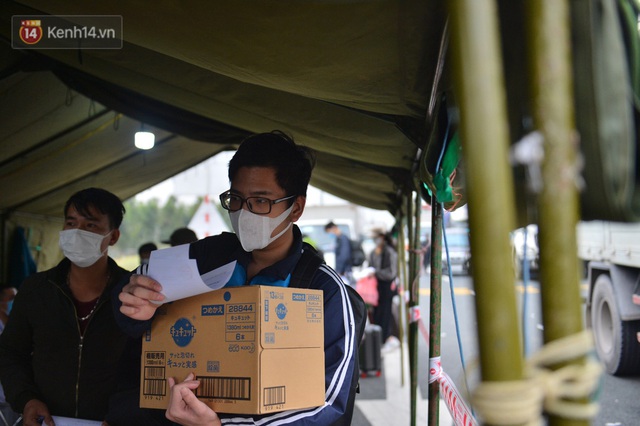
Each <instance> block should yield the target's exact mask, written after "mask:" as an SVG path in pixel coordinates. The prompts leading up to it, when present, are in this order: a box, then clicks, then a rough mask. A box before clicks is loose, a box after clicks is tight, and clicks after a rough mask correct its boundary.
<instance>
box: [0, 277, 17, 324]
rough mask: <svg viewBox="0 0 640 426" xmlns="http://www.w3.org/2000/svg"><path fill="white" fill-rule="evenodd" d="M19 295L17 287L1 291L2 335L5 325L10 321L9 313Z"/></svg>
mask: <svg viewBox="0 0 640 426" xmlns="http://www.w3.org/2000/svg"><path fill="white" fill-rule="evenodd" d="M17 293H18V289H16V288H15V287H5V288H3V289H2V290H0V333H2V330H4V325H5V324H6V323H7V321H8V320H9V313H10V312H11V307H12V305H13V300H14V299H15V298H16V294H17Z"/></svg>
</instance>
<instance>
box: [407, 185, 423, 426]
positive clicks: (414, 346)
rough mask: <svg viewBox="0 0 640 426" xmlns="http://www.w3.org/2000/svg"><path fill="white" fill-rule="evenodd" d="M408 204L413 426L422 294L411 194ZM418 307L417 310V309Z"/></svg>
mask: <svg viewBox="0 0 640 426" xmlns="http://www.w3.org/2000/svg"><path fill="white" fill-rule="evenodd" d="M405 201H406V203H407V236H408V237H409V238H408V239H409V241H408V243H409V303H408V310H409V312H410V314H409V315H410V319H409V326H408V333H407V342H408V346H409V383H410V398H411V426H415V424H416V415H417V411H416V410H417V399H418V398H417V391H418V323H417V322H415V321H414V320H413V317H414V312H415V309H418V310H419V309H420V293H419V290H420V288H419V282H418V280H416V277H415V274H414V268H413V259H414V256H415V255H414V254H413V253H411V248H412V240H413V233H414V225H415V223H414V222H413V216H414V210H413V199H412V194H409V195H408V196H407V197H406V199H405ZM416 307H417V308H416Z"/></svg>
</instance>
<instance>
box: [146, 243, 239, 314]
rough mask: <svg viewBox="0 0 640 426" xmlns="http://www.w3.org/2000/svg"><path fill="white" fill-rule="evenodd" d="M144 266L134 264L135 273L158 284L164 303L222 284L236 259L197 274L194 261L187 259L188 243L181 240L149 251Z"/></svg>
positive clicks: (224, 282) (196, 265) (203, 291)
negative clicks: (149, 253)
mask: <svg viewBox="0 0 640 426" xmlns="http://www.w3.org/2000/svg"><path fill="white" fill-rule="evenodd" d="M144 266H145V267H143V268H138V273H142V274H144V275H147V276H149V277H151V278H153V279H154V280H156V281H158V282H159V283H160V284H161V285H162V294H164V296H165V298H166V299H165V301H164V303H166V302H172V301H174V300H179V299H184V298H185V297H191V296H195V295H197V294H202V293H206V292H208V291H212V290H218V289H219V288H222V287H224V285H225V284H226V283H227V282H228V281H229V278H231V275H232V274H233V270H234V269H235V267H236V261H235V260H234V261H232V262H229V263H227V264H226V265H223V266H220V267H219V268H216V269H214V270H213V271H209V272H207V273H206V274H204V275H202V276H200V272H198V264H197V262H196V261H195V259H189V244H183V245H180V246H175V247H170V248H166V249H162V250H154V251H152V252H151V257H150V258H149V264H148V265H144Z"/></svg>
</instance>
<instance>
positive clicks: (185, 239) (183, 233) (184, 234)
mask: <svg viewBox="0 0 640 426" xmlns="http://www.w3.org/2000/svg"><path fill="white" fill-rule="evenodd" d="M194 241H198V236H197V235H196V233H195V232H194V231H193V229H189V228H178V229H176V230H175V231H173V232H172V233H171V236H170V237H169V239H168V240H164V241H163V242H162V243H163V244H169V245H171V247H175V246H180V245H182V244H189V243H192V242H194Z"/></svg>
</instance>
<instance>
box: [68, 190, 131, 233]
mask: <svg viewBox="0 0 640 426" xmlns="http://www.w3.org/2000/svg"><path fill="white" fill-rule="evenodd" d="M71 206H73V207H74V208H75V209H76V210H77V211H78V213H80V214H81V215H83V216H89V208H90V207H94V208H95V209H96V210H98V211H99V212H100V213H102V214H106V215H107V216H108V217H109V226H111V229H118V228H120V224H121V223H122V218H123V217H124V214H125V212H126V209H125V208H124V205H123V204H122V201H120V198H118V197H117V196H116V195H114V194H112V193H111V192H109V191H107V190H106V189H102V188H87V189H83V190H81V191H78V192H76V193H75V194H73V195H72V196H71V197H70V198H69V199H68V200H67V203H66V204H65V205H64V211H63V213H64V217H67V212H68V211H69V207H71Z"/></svg>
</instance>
